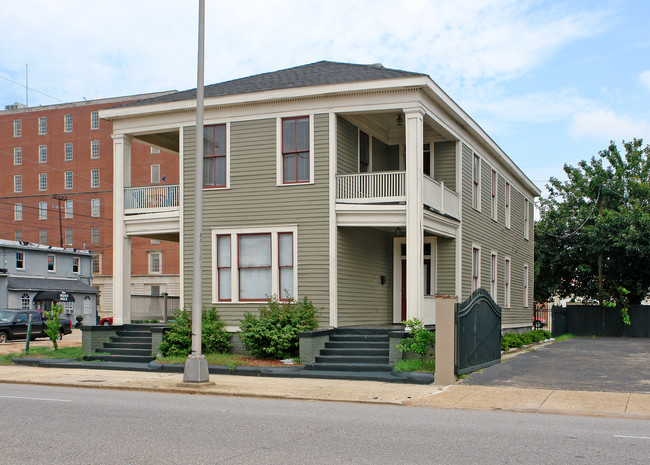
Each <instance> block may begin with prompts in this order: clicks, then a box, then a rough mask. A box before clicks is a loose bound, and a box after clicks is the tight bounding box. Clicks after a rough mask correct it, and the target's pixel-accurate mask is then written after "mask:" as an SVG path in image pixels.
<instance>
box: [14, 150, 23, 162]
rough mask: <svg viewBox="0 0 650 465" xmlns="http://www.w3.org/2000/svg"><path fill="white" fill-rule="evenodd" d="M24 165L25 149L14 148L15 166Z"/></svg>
mask: <svg viewBox="0 0 650 465" xmlns="http://www.w3.org/2000/svg"><path fill="white" fill-rule="evenodd" d="M22 164H23V149H22V147H14V165H22Z"/></svg>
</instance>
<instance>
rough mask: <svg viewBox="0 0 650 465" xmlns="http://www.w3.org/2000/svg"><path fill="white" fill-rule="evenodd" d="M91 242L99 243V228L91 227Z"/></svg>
mask: <svg viewBox="0 0 650 465" xmlns="http://www.w3.org/2000/svg"><path fill="white" fill-rule="evenodd" d="M90 242H91V243H93V244H99V228H91V229H90Z"/></svg>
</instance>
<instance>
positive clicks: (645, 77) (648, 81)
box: [639, 69, 650, 90]
mask: <svg viewBox="0 0 650 465" xmlns="http://www.w3.org/2000/svg"><path fill="white" fill-rule="evenodd" d="M639 80H640V81H641V84H643V85H644V86H646V87H647V88H648V90H650V69H649V70H648V71H644V72H642V73H641V75H640V76H639Z"/></svg>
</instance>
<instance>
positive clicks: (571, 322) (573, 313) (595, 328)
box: [552, 305, 650, 337]
mask: <svg viewBox="0 0 650 465" xmlns="http://www.w3.org/2000/svg"><path fill="white" fill-rule="evenodd" d="M629 314H630V323H631V324H630V325H626V324H624V323H623V317H622V316H621V311H620V309H619V308H609V307H601V306H600V305H567V306H566V307H553V333H552V334H553V337H557V336H561V335H562V334H566V333H570V334H573V335H576V336H603V337H650V306H647V305H632V306H630V308H629Z"/></svg>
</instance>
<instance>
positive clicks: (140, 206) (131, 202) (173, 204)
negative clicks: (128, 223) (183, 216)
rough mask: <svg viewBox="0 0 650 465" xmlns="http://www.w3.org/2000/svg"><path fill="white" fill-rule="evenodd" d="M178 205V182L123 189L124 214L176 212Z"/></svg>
mask: <svg viewBox="0 0 650 465" xmlns="http://www.w3.org/2000/svg"><path fill="white" fill-rule="evenodd" d="M179 205H180V191H179V185H178V184H172V185H166V186H144V187H127V188H125V189H124V213H125V214H126V215H134V214H147V213H161V212H172V211H176V212H177V211H178V210H179Z"/></svg>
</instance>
